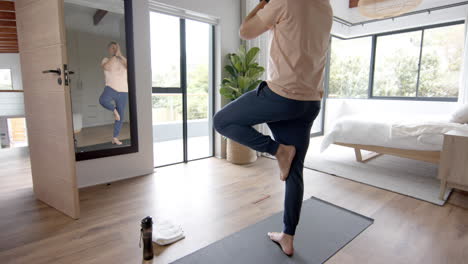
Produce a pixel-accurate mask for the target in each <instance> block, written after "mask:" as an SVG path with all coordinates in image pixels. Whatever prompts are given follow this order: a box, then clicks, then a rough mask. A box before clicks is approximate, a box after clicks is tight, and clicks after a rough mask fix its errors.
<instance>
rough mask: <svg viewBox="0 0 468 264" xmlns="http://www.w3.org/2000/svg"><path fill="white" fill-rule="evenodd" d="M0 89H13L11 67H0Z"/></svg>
mask: <svg viewBox="0 0 468 264" xmlns="http://www.w3.org/2000/svg"><path fill="white" fill-rule="evenodd" d="M0 90H13V82H12V81H11V70H10V69H0Z"/></svg>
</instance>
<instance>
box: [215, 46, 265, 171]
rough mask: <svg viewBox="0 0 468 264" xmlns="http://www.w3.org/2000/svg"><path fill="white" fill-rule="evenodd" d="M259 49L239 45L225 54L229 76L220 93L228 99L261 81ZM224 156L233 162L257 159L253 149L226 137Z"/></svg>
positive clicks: (261, 71) (235, 96)
mask: <svg viewBox="0 0 468 264" xmlns="http://www.w3.org/2000/svg"><path fill="white" fill-rule="evenodd" d="M259 52H260V49H259V48H257V47H254V48H251V49H250V50H248V51H247V49H246V48H245V46H241V47H240V48H239V51H238V52H237V54H236V53H231V54H228V55H227V59H228V61H229V64H228V65H226V66H225V67H224V70H225V71H226V72H227V73H228V75H229V77H226V78H224V79H223V81H222V84H221V89H220V93H221V95H222V96H223V97H224V98H226V99H227V100H229V101H234V100H236V99H237V98H239V97H240V96H242V95H243V94H244V93H247V92H249V91H252V90H254V89H255V88H257V86H258V85H259V84H260V83H261V82H262V80H260V79H259V78H260V76H262V74H263V73H264V72H265V69H264V68H263V67H261V66H259V65H258V63H257V57H258V53H259ZM226 148H227V150H226V156H227V157H226V158H227V160H228V161H229V162H231V163H234V164H249V163H252V162H254V161H256V160H257V154H256V152H255V150H252V149H250V148H248V147H246V146H243V145H241V144H239V143H237V142H235V141H233V140H231V139H227V147H226Z"/></svg>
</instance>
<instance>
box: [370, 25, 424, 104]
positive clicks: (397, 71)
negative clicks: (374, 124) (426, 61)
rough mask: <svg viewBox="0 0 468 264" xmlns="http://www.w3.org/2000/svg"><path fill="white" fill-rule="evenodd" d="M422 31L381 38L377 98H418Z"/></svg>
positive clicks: (378, 41) (377, 59)
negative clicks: (417, 88)
mask: <svg viewBox="0 0 468 264" xmlns="http://www.w3.org/2000/svg"><path fill="white" fill-rule="evenodd" d="M421 36H422V31H415V32H409V33H403V34H396V35H388V36H382V37H379V38H377V52H376V55H375V73H374V74H375V75H374V76H375V77H374V93H373V95H374V96H395V97H415V96H416V87H417V82H418V64H419V54H420V49H421Z"/></svg>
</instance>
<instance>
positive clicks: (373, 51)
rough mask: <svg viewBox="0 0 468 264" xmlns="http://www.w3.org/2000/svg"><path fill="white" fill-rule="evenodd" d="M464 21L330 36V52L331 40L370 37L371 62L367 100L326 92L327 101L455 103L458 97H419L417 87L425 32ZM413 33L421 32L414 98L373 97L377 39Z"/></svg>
mask: <svg viewBox="0 0 468 264" xmlns="http://www.w3.org/2000/svg"><path fill="white" fill-rule="evenodd" d="M464 23H465V21H464V20H457V21H453V22H447V23H442V24H435V25H429V26H423V27H415V28H409V29H403V30H396V31H390V32H383V33H377V34H369V35H364V36H358V37H351V38H343V37H339V36H336V35H333V34H332V35H331V37H330V51H331V47H332V46H331V45H332V43H333V38H337V39H340V40H352V39H358V38H366V37H372V48H371V51H370V52H371V60H370V70H369V85H368V87H367V91H368V94H367V98H354V97H339V98H336V97H328V91H327V93H326V95H327V99H356V100H365V99H375V100H402V101H439V102H457V101H458V97H420V96H418V95H419V85H420V77H421V61H422V55H423V48H424V34H425V30H428V29H434V28H442V27H449V26H456V25H461V24H464ZM415 31H421V47H420V49H419V63H418V77H417V78H418V79H417V83H416V96H413V97H404V96H374V79H375V62H376V57H377V56H376V55H377V42H378V38H379V37H383V36H390V35H397V34H402V33H408V32H415ZM330 60H331V58H330V57H329V58H328V61H327V68H328V71H329V70H330V67H331V61H330ZM326 87H327V90H328V89H329V78H327V85H326Z"/></svg>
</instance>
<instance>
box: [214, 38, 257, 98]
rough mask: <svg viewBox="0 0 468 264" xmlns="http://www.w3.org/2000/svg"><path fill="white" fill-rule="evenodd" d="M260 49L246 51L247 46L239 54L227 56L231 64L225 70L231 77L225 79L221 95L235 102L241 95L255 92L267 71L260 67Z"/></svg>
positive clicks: (240, 49) (241, 48) (242, 47)
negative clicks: (258, 60)
mask: <svg viewBox="0 0 468 264" xmlns="http://www.w3.org/2000/svg"><path fill="white" fill-rule="evenodd" d="M259 52H260V49H259V48H257V47H254V48H251V49H250V50H248V51H247V50H246V48H245V46H241V47H240V48H239V51H238V53H237V54H236V53H230V54H228V55H227V57H228V60H229V64H228V65H226V66H225V67H224V70H225V71H226V72H227V73H228V74H229V77H227V78H224V79H223V82H222V84H221V89H220V91H219V92H220V93H221V95H222V96H224V97H225V98H226V99H228V100H231V101H233V100H235V99H237V98H239V97H240V96H241V95H243V94H245V93H247V92H249V91H252V90H254V89H255V88H257V86H258V85H259V84H260V83H261V82H262V80H259V78H260V76H262V74H263V73H264V72H265V69H264V68H263V67H261V66H259V65H258V63H257V57H258V53H259Z"/></svg>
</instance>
